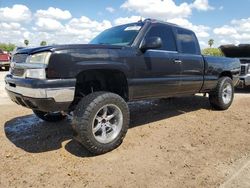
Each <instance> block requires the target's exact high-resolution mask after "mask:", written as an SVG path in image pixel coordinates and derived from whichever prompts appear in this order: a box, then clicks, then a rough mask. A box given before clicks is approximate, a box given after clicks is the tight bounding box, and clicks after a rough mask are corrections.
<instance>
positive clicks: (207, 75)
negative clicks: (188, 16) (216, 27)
mask: <svg viewBox="0 0 250 188" xmlns="http://www.w3.org/2000/svg"><path fill="white" fill-rule="evenodd" d="M239 73H240V61H239V60H238V59H233V58H222V57H220V58H219V57H209V56H202V55H201V51H200V47H199V43H198V40H197V38H196V36H195V34H194V32H192V31H191V30H188V29H185V28H182V27H179V26H177V25H174V24H169V23H165V22H161V21H157V20H151V19H147V20H145V21H141V22H137V23H131V24H126V25H121V26H117V27H113V28H111V29H108V30H106V31H104V32H102V33H101V34H100V35H98V36H97V37H96V38H95V39H93V40H92V41H91V42H90V43H89V44H76V45H58V46H46V47H39V48H33V49H23V50H20V51H18V53H17V54H15V55H14V56H13V59H12V63H11V70H10V74H8V75H7V76H6V78H5V81H6V90H7V92H8V94H9V96H10V98H11V99H12V100H13V101H14V102H16V103H17V104H20V105H22V106H25V107H27V108H30V109H32V110H33V111H34V113H35V114H36V115H37V116H38V117H40V118H41V119H43V120H45V121H54V122H55V121H59V120H62V119H63V118H65V116H66V114H71V115H72V116H73V120H72V125H73V129H74V132H75V133H74V134H75V135H74V136H75V138H76V139H77V140H78V141H79V142H80V143H81V144H82V145H83V146H85V147H86V148H87V149H88V150H89V151H91V152H93V153H95V154H102V153H105V152H108V151H111V150H113V149H114V148H116V147H118V146H119V145H120V144H121V143H122V140H123V138H124V137H125V134H126V132H127V129H128V126H129V108H128V105H127V103H126V102H127V101H133V100H140V99H151V98H168V97H173V96H183V95H190V94H195V93H209V100H210V103H211V105H212V107H214V108H215V109H219V110H225V109H227V108H229V106H230V105H231V103H232V101H233V98H234V86H235V85H236V84H237V83H238V81H239ZM71 112H73V113H71ZM142 118H143V117H142Z"/></svg>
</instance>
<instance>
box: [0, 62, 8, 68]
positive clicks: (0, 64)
mask: <svg viewBox="0 0 250 188" xmlns="http://www.w3.org/2000/svg"><path fill="white" fill-rule="evenodd" d="M8 66H10V62H9V61H0V67H8Z"/></svg>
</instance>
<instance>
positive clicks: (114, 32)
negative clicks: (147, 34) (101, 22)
mask: <svg viewBox="0 0 250 188" xmlns="http://www.w3.org/2000/svg"><path fill="white" fill-rule="evenodd" d="M142 26H143V23H141V22H138V23H133V24H127V25H121V26H117V27H113V28H110V29H107V30H105V31H103V32H102V33H101V34H99V35H98V36H97V37H96V38H94V39H93V40H92V41H91V42H90V44H111V45H119V46H129V45H131V44H132V43H133V41H134V40H135V38H136V36H137V34H138V33H139V31H140V30H141V28H142Z"/></svg>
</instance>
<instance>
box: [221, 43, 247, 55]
mask: <svg viewBox="0 0 250 188" xmlns="http://www.w3.org/2000/svg"><path fill="white" fill-rule="evenodd" d="M220 49H221V51H222V52H223V53H224V55H225V56H226V57H238V58H242V57H247V58H248V57H250V44H240V45H238V46H236V45H222V46H220Z"/></svg>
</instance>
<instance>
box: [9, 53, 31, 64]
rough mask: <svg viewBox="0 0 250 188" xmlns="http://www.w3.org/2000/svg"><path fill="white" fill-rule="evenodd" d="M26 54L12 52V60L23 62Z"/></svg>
mask: <svg viewBox="0 0 250 188" xmlns="http://www.w3.org/2000/svg"><path fill="white" fill-rule="evenodd" d="M27 57H28V54H14V55H13V57H12V58H13V59H12V61H13V62H15V63H25V61H26V59H27Z"/></svg>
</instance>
